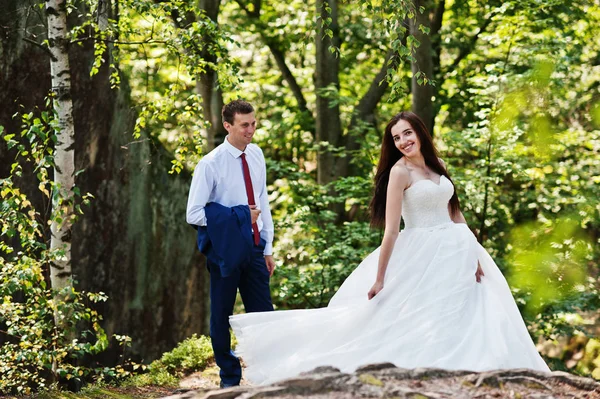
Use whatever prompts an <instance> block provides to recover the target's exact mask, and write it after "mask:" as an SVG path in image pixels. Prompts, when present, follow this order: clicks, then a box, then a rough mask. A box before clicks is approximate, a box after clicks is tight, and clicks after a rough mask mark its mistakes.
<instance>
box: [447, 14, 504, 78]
mask: <svg viewBox="0 0 600 399" xmlns="http://www.w3.org/2000/svg"><path fill="white" fill-rule="evenodd" d="M494 15H495V14H493V13H492V14H490V16H489V17H488V18H487V19H486V20H485V21H483V25H481V26H480V27H479V30H478V31H477V33H476V34H474V35H473V37H472V38H471V40H470V41H469V44H468V45H467V46H465V47H463V48H462V49H461V50H460V52H459V53H458V56H457V57H456V58H455V59H454V62H453V63H452V65H451V66H450V68H449V69H448V71H449V70H452V69H454V68H456V67H457V66H458V64H460V62H461V61H462V60H463V59H464V58H465V57H466V56H468V55H469V54H471V53H472V52H473V50H474V49H475V45H476V44H477V39H479V35H481V34H482V33H483V32H485V30H486V29H487V27H488V26H489V25H490V24H491V23H492V18H493V17H494Z"/></svg>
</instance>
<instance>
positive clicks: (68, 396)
mask: <svg viewBox="0 0 600 399" xmlns="http://www.w3.org/2000/svg"><path fill="white" fill-rule="evenodd" d="M244 383H245V382H244V381H243V382H242V384H243V385H244ZM218 387H219V369H218V368H217V366H216V364H214V363H213V364H211V365H209V366H208V367H207V368H206V369H204V370H203V371H201V372H197V373H193V374H190V375H188V376H186V377H184V378H182V379H181V380H180V381H179V383H178V385H177V386H154V385H150V386H143V387H137V386H111V385H103V386H94V385H91V386H87V387H85V388H84V389H82V390H81V391H80V392H77V393H75V392H68V391H49V392H44V393H40V394H36V395H31V396H0V399H155V398H162V397H165V396H169V395H174V394H178V393H182V392H186V391H191V390H193V391H197V392H202V391H209V390H213V389H216V388H218Z"/></svg>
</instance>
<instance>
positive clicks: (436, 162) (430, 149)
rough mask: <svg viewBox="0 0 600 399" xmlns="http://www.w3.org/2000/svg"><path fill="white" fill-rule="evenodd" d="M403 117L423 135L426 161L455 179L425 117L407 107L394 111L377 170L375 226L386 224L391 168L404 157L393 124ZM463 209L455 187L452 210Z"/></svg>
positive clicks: (437, 171) (440, 172)
mask: <svg viewBox="0 0 600 399" xmlns="http://www.w3.org/2000/svg"><path fill="white" fill-rule="evenodd" d="M400 120H405V121H407V122H408V123H410V125H411V126H412V128H413V130H414V131H415V133H416V134H417V136H418V137H419V142H420V143H421V154H422V155H423V158H425V164H426V165H427V166H428V167H429V168H430V169H431V170H433V171H434V172H436V173H437V174H439V175H444V176H446V178H448V180H450V182H451V183H452V184H453V185H454V182H453V181H452V179H450V176H449V175H448V171H447V170H446V168H445V167H444V165H442V163H441V162H440V158H439V156H438V151H437V149H436V148H435V146H434V145H433V140H432V138H431V134H429V131H428V130H427V128H426V127H425V124H424V123H423V120H422V119H421V118H419V117H418V116H417V115H416V114H415V113H412V112H409V111H403V112H400V113H399V114H396V115H394V117H393V118H392V119H390V121H389V123H388V124H387V126H386V127H385V133H384V135H383V142H382V143H381V156H380V157H379V164H378V165H377V173H376V174H375V191H374V194H373V199H372V200H371V204H370V205H369V208H370V211H371V226H373V227H385V206H386V199H387V188H388V182H389V179H390V171H391V170H392V167H393V166H394V165H395V164H396V162H398V160H399V159H400V158H402V157H403V155H402V153H401V152H400V150H398V148H396V146H395V145H394V138H393V137H392V128H393V127H394V126H395V125H396V123H398V122H399V121H400ZM459 209H460V204H459V202H458V196H457V195H456V190H454V194H453V195H452V198H450V212H451V214H452V215H453V216H454V215H456V214H457V213H458V212H459Z"/></svg>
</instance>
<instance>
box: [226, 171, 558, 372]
mask: <svg viewBox="0 0 600 399" xmlns="http://www.w3.org/2000/svg"><path fill="white" fill-rule="evenodd" d="M453 190H454V187H453V186H452V183H451V182H450V181H449V180H448V179H447V178H445V177H443V176H442V177H441V179H440V183H439V185H438V184H436V183H435V182H433V181H431V180H420V181H418V182H416V183H414V184H413V185H412V186H411V187H409V188H408V189H406V190H405V192H404V201H403V206H402V217H403V219H404V224H405V226H406V227H405V229H404V230H402V231H401V232H400V234H399V236H398V239H397V241H396V243H395V246H394V250H393V253H392V255H391V258H390V261H389V264H388V268H387V271H386V274H385V281H384V288H383V290H382V291H381V292H380V293H379V294H378V295H377V296H375V298H373V299H372V300H371V301H369V300H368V299H367V292H368V291H369V289H370V288H371V286H372V285H373V283H374V282H375V276H376V274H377V262H378V257H379V248H378V249H376V250H375V251H374V252H372V253H371V254H370V255H369V256H367V257H366V258H365V260H363V261H362V263H361V264H360V265H359V266H358V267H357V268H356V270H354V272H353V273H352V274H351V275H350V276H349V277H348V279H346V281H345V282H344V283H343V285H342V286H341V287H340V289H339V291H338V292H337V293H336V294H335V296H334V297H333V298H332V299H331V302H330V303H329V305H328V306H327V307H326V308H321V309H310V310H289V311H275V312H261V313H248V314H241V315H234V316H231V318H230V322H231V326H232V328H233V330H234V332H235V335H236V337H237V340H238V345H237V350H236V354H237V355H239V356H240V357H242V359H243V360H244V362H245V363H246V365H247V368H246V372H245V375H246V378H247V379H248V380H250V381H251V382H252V383H255V384H268V383H271V382H275V381H278V380H281V379H284V378H287V377H292V376H295V375H297V374H299V373H300V372H303V371H308V370H312V369H314V368H315V367H317V366H334V367H337V368H339V369H340V370H341V371H344V372H352V371H354V370H355V369H356V368H358V367H360V366H362V365H366V364H372V363H379V362H391V363H394V364H395V365H396V366H398V367H404V368H414V367H437V368H444V369H462V370H472V371H484V370H494V369H508V368H529V369H534V370H540V371H549V369H548V366H547V365H546V364H545V362H544V361H543V360H542V358H541V356H540V355H539V354H538V352H537V350H536V348H535V346H534V344H533V342H532V340H531V338H530V336H529V333H528V332H527V328H526V327H525V323H524V322H523V319H522V318H521V315H520V313H519V310H518V309H517V306H516V304H515V301H514V299H513V297H512V295H511V292H510V289H509V287H508V285H507V283H506V280H505V279H504V277H503V275H502V274H501V273H500V271H499V270H498V267H497V266H496V264H495V263H494V261H493V260H492V258H491V257H490V256H489V255H488V253H487V252H486V251H485V250H484V249H483V247H482V246H481V245H479V243H478V242H477V240H476V239H475V237H474V236H473V233H471V231H470V230H469V229H468V227H467V226H466V225H465V224H456V223H454V222H452V221H451V219H450V216H449V214H448V201H449V200H450V197H451V196H452V194H453ZM478 260H479V262H480V263H481V267H482V269H483V272H484V273H485V276H483V277H482V279H481V283H477V282H476V281H475V271H476V270H477V261H478Z"/></svg>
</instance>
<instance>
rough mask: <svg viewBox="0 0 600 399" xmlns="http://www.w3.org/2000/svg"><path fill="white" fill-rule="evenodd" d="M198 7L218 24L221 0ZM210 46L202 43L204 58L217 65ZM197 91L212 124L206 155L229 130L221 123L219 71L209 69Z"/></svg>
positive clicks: (202, 1) (209, 0) (201, 1)
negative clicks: (209, 48)
mask: <svg viewBox="0 0 600 399" xmlns="http://www.w3.org/2000/svg"><path fill="white" fill-rule="evenodd" d="M198 5H199V7H200V9H201V10H204V11H205V12H206V16H207V17H209V18H210V19H211V20H213V21H214V22H215V23H218V18H219V8H220V6H221V0H199V4H198ZM206 40H207V41H209V40H211V39H210V38H208V39H206ZM209 46H210V43H209V42H205V43H202V47H203V49H202V58H203V59H204V60H206V61H207V62H211V63H215V62H216V61H217V59H216V57H215V56H214V55H213V54H211V53H210V52H209V51H208V50H207V48H208V47H209ZM196 90H197V92H198V94H200V96H201V97H202V110H203V113H204V120H205V121H207V122H210V126H208V127H207V128H206V130H205V133H204V134H205V137H204V139H205V141H206V144H205V146H204V151H205V153H208V152H209V151H211V150H212V149H213V148H215V147H216V146H218V145H219V144H221V143H222V142H223V140H224V139H225V136H227V130H225V128H224V127H223V123H222V121H221V109H222V108H223V92H222V91H221V88H220V87H219V77H218V75H217V71H215V70H213V69H211V68H210V67H207V70H206V71H205V72H204V73H203V74H202V75H200V78H199V79H198V83H197V84H196Z"/></svg>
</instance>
